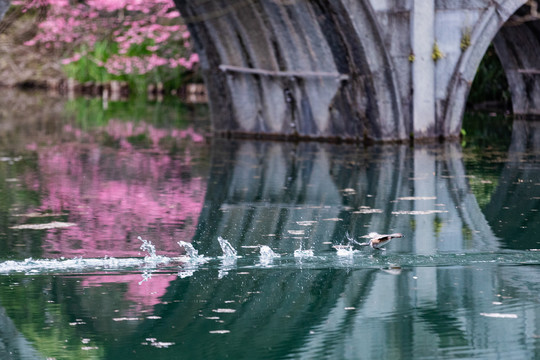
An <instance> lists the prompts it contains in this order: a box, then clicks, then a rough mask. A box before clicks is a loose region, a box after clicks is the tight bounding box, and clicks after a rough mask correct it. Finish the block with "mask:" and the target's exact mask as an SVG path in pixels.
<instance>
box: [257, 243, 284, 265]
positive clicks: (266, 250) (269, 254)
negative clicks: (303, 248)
mask: <svg viewBox="0 0 540 360" xmlns="http://www.w3.org/2000/svg"><path fill="white" fill-rule="evenodd" d="M259 251H260V254H261V255H260V257H259V259H260V263H261V265H263V266H268V265H270V264H272V262H273V261H274V259H275V258H279V257H281V255H279V254H276V253H275V252H274V251H273V250H272V249H271V248H270V246H267V245H261V248H260V250H259Z"/></svg>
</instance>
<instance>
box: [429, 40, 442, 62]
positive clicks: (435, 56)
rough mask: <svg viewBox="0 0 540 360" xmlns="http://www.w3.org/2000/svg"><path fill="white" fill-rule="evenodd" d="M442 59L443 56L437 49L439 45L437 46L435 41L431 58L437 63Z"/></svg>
mask: <svg viewBox="0 0 540 360" xmlns="http://www.w3.org/2000/svg"><path fill="white" fill-rule="evenodd" d="M443 57H444V54H443V53H442V51H441V49H440V48H439V44H437V42H436V41H435V43H434V44H433V52H432V53H431V58H432V59H433V61H435V62H437V61H439V60H440V59H442V58H443Z"/></svg>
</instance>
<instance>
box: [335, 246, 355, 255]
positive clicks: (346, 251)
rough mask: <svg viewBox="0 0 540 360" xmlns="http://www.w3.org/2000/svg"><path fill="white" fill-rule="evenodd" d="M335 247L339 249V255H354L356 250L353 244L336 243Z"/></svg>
mask: <svg viewBox="0 0 540 360" xmlns="http://www.w3.org/2000/svg"><path fill="white" fill-rule="evenodd" d="M333 248H334V249H336V251H337V256H348V257H350V256H353V255H354V253H355V251H356V250H354V249H353V247H352V245H334V246H333Z"/></svg>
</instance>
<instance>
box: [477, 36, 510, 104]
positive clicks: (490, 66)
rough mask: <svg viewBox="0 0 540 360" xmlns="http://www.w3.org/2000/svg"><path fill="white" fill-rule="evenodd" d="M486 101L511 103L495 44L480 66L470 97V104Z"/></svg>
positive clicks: (491, 46) (489, 49) (487, 52)
mask: <svg viewBox="0 0 540 360" xmlns="http://www.w3.org/2000/svg"><path fill="white" fill-rule="evenodd" d="M485 102H496V103H498V104H500V105H503V106H504V107H509V105H510V91H509V88H508V82H507V81H506V75H505V74H504V70H503V67H502V65H501V62H500V61H499V58H498V57H497V54H496V53H495V49H494V48H493V45H490V47H489V48H488V50H487V51H486V54H485V55H484V58H483V59H482V62H481V63H480V65H479V67H478V70H477V72H476V76H475V78H474V81H473V83H472V86H471V91H470V92H469V98H468V104H469V106H471V105H472V104H481V103H485Z"/></svg>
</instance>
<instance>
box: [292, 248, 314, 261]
mask: <svg viewBox="0 0 540 360" xmlns="http://www.w3.org/2000/svg"><path fill="white" fill-rule="evenodd" d="M313 256H314V254H313V250H312V249H305V250H304V249H302V246H301V245H300V247H299V248H298V249H296V250H294V257H295V258H300V259H302V258H310V257H313Z"/></svg>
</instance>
